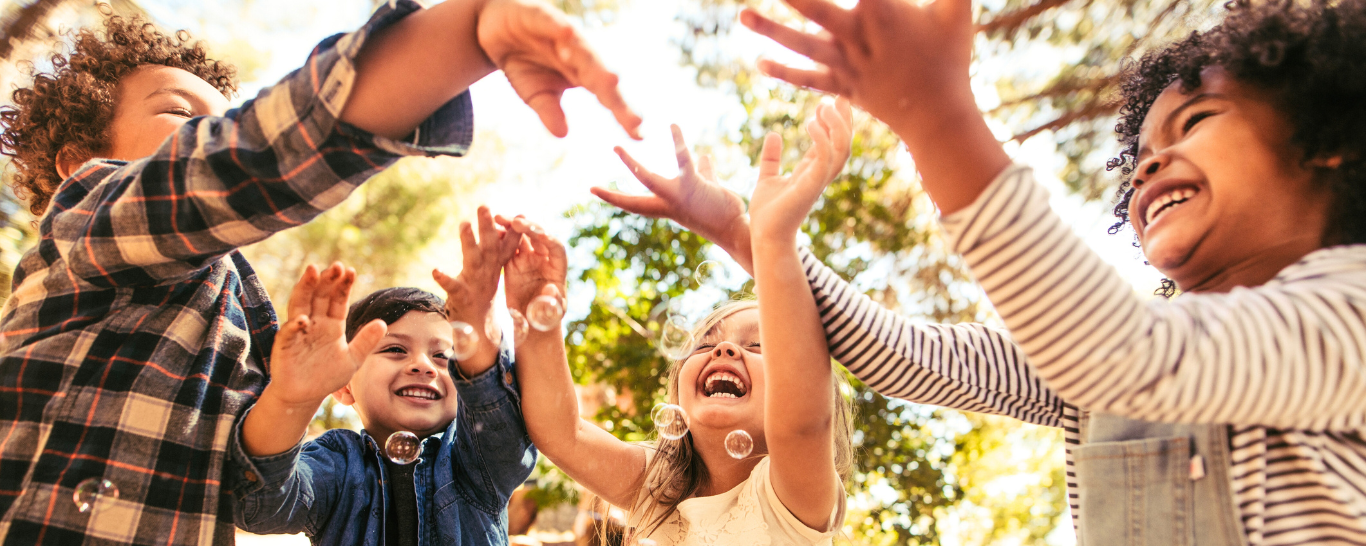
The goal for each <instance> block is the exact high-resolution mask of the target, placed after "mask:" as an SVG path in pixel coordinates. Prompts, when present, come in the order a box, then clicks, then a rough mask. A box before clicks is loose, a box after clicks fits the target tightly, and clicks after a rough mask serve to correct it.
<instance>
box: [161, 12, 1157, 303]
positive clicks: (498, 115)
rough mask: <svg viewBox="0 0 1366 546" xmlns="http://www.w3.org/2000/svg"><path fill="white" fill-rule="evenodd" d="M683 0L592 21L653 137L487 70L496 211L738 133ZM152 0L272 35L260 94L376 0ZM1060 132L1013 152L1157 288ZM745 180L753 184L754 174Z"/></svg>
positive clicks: (550, 224) (483, 112) (243, 34)
mask: <svg viewBox="0 0 1366 546" xmlns="http://www.w3.org/2000/svg"><path fill="white" fill-rule="evenodd" d="M683 1H684V0H644V1H642V0H621V4H622V9H621V11H620V12H618V14H617V15H616V16H615V17H614V18H613V20H612V23H611V24H609V25H596V26H592V27H590V28H587V29H586V30H585V33H586V35H587V37H588V39H589V41H590V42H591V43H592V44H593V45H594V46H595V47H596V49H597V51H598V52H599V53H600V55H601V56H602V57H603V59H604V61H605V62H606V63H607V65H608V66H609V68H611V69H613V70H615V71H616V72H617V73H618V74H620V76H621V88H622V92H623V93H624V95H625V97H626V99H627V101H628V103H630V104H631V106H632V107H633V108H635V110H636V111H637V112H639V113H640V114H641V115H642V116H643V117H644V119H645V125H644V127H643V131H642V133H643V134H644V135H645V140H644V141H643V142H633V141H631V140H630V139H629V138H627V137H626V135H625V133H624V132H623V131H622V130H621V129H620V128H619V127H617V125H616V124H615V122H614V120H613V119H612V117H611V116H610V115H609V114H608V112H607V111H606V110H605V109H604V108H602V107H601V106H599V105H598V104H597V102H596V100H595V99H594V98H593V97H592V96H591V95H589V94H588V93H586V92H583V91H581V90H572V91H570V92H569V93H567V94H566V95H565V97H564V107H565V110H566V113H567V115H568V119H569V127H570V134H569V136H568V137H567V138H564V139H557V138H555V137H553V136H551V135H550V134H549V133H548V132H546V131H545V129H544V128H543V127H542V126H541V124H540V122H539V121H538V119H537V118H536V116H535V114H534V113H533V112H532V111H531V110H530V109H528V108H527V107H526V106H525V105H523V104H522V103H521V101H520V100H519V99H518V98H517V96H516V95H515V94H514V93H513V92H512V89H511V87H510V86H509V85H508V84H507V81H506V79H504V78H502V77H501V76H500V75H498V74H495V75H492V76H490V77H488V78H485V79H484V80H483V81H481V82H479V83H478V84H476V85H475V86H474V87H473V90H472V92H473V94H474V101H475V109H476V123H477V127H478V128H479V130H480V131H489V132H492V133H494V134H496V135H497V137H498V138H499V139H500V140H501V141H502V143H503V145H504V146H505V147H506V157H505V160H504V162H503V164H504V166H505V169H504V171H503V172H502V175H501V178H500V179H499V180H498V181H497V182H496V183H495V184H492V185H491V186H490V187H489V188H487V190H486V191H485V192H484V194H483V195H482V196H480V197H482V198H483V199H484V200H485V201H486V202H487V204H489V206H490V207H492V208H493V209H494V210H495V212H500V213H504V214H526V215H527V216H528V217H529V218H531V219H533V220H535V221H539V222H541V223H543V224H544V225H545V226H546V227H547V229H548V230H549V231H550V232H551V233H554V234H555V235H557V236H560V237H562V238H564V237H568V236H569V234H570V232H571V230H572V226H571V225H570V224H569V222H568V221H567V220H565V219H564V218H563V215H562V213H563V212H564V211H565V210H568V208H569V207H571V206H573V205H576V204H580V203H584V202H588V201H590V200H593V199H594V198H593V197H592V196H591V195H590V194H589V193H588V188H590V187H592V186H596V185H608V184H610V183H613V182H615V183H616V184H618V185H619V186H620V187H621V188H622V189H624V190H626V191H636V192H640V193H644V192H645V190H644V188H643V187H642V186H640V185H639V183H637V182H636V181H635V180H634V178H633V177H632V176H631V174H630V172H629V171H628V170H627V169H626V168H625V167H623V166H622V165H621V163H620V161H619V160H618V159H617V157H616V155H615V154H614V153H612V147H613V146H616V145H621V146H623V147H625V148H626V149H627V151H629V152H630V153H631V154H632V155H634V156H635V157H637V158H638V159H640V160H641V161H642V162H643V163H644V164H645V165H646V166H648V167H650V168H651V169H654V170H656V171H657V172H660V173H661V174H665V175H672V174H673V173H675V172H676V170H677V169H676V167H675V164H674V159H673V153H672V152H673V144H672V142H671V140H670V137H669V129H668V127H669V124H670V123H677V124H679V125H680V126H681V127H682V129H683V133H684V135H685V137H686V138H687V139H688V141H689V142H690V143H696V142H714V141H716V140H717V137H719V136H721V135H724V134H727V133H730V132H733V131H736V130H737V128H738V127H739V126H740V124H741V123H742V122H743V120H744V112H743V110H741V109H740V107H739V105H738V103H737V102H736V101H735V100H733V99H732V98H729V97H727V96H726V95H725V94H723V93H721V92H719V91H716V90H711V89H703V88H699V87H698V86H697V85H696V83H695V80H694V75H693V72H692V70H691V69H690V68H686V67H683V66H681V65H680V63H679V52H678V49H677V46H675V45H674V44H673V43H671V41H670V38H672V37H675V36H679V35H681V33H682V32H683V28H682V26H681V25H680V24H678V23H677V22H676V21H675V20H674V18H675V15H676V14H677V13H678V12H679V10H680V8H681V7H682V4H683ZM143 4H144V5H146V6H147V7H148V8H149V9H150V10H151V11H152V13H153V15H154V16H155V17H157V18H158V19H159V20H161V21H162V22H163V23H164V24H165V25H167V26H172V27H179V28H189V29H192V30H194V31H195V32H196V33H197V34H199V35H202V36H204V37H206V38H209V39H210V40H212V41H214V42H218V43H227V42H230V41H232V40H244V39H245V40H248V41H250V42H252V43H255V44H270V46H269V49H268V51H266V54H267V55H266V57H267V60H268V62H267V63H266V65H265V67H264V68H263V69H261V70H260V71H259V72H258V75H259V77H258V78H257V81H256V82H249V83H248V85H246V86H245V88H244V93H243V96H244V97H250V96H252V95H254V94H255V92H256V90H257V89H259V88H260V86H261V85H263V84H267V83H271V82H274V81H276V80H278V79H279V78H280V77H281V76H283V75H284V74H285V73H287V72H288V71H290V70H292V69H294V68H296V67H297V66H299V64H301V62H302V61H303V59H304V57H305V56H306V54H307V52H308V51H309V50H310V49H311V47H312V46H313V45H314V44H315V43H316V42H317V41H318V40H320V39H321V38H323V37H325V36H327V35H330V34H332V33H335V32H340V31H345V30H349V29H352V28H355V27H356V26H358V25H360V24H361V23H363V22H364V20H365V18H366V17H367V16H368V9H369V5H370V3H369V1H368V0H293V1H291V2H283V3H281V2H269V3H266V2H257V1H249V0H248V1H246V2H245V5H247V6H248V8H247V10H248V11H247V15H248V16H249V17H248V19H249V20H250V22H247V21H243V20H242V17H241V16H242V15H243V13H242V12H241V11H239V10H238V8H237V7H235V6H234V7H225V6H223V5H219V4H218V3H201V2H197V1H192V0H159V1H157V0H145V1H144V2H143ZM259 21H269V23H265V24H262V23H259ZM727 45H728V47H733V48H736V49H737V50H740V51H741V53H742V54H741V57H742V58H758V57H760V56H769V57H776V58H778V59H779V60H791V59H792V56H791V55H790V54H788V53H786V52H784V51H783V50H781V49H780V48H778V47H777V46H775V45H773V44H771V43H768V42H767V41H766V40H764V39H762V38H760V37H758V36H755V35H752V34H751V33H748V32H747V31H745V30H743V28H741V29H740V30H737V34H736V36H735V37H734V38H733V39H732V40H731V41H730V42H728V44H727ZM983 83H989V82H983ZM978 92H979V95H980V97H979V100H981V101H982V102H983V103H985V104H990V103H991V102H994V101H995V98H994V96H991V94H992V93H994V91H993V90H992V88H991V86H990V85H979V86H978ZM998 129H999V130H1000V132H999V134H1001V135H1007V134H1009V133H1010V131H1009V130H1007V129H1006V128H1003V127H1000V128H998ZM1050 138H1051V136H1050V135H1046V134H1045V135H1040V136H1039V137H1036V138H1034V139H1032V140H1031V141H1029V142H1026V143H1025V144H1024V145H1022V146H1014V145H1012V146H1010V148H1011V149H1010V152H1011V154H1012V155H1013V157H1015V158H1016V160H1017V161H1021V162H1024V163H1028V164H1030V165H1032V166H1034V167H1035V168H1036V170H1037V172H1038V174H1039V177H1040V178H1041V179H1042V180H1044V182H1045V184H1047V185H1048V186H1049V187H1050V189H1052V190H1053V194H1054V199H1053V204H1054V208H1055V210H1057V212H1058V213H1059V214H1060V215H1061V216H1062V217H1063V218H1064V219H1065V220H1067V221H1068V222H1070V223H1071V224H1072V225H1073V226H1074V228H1075V229H1076V230H1077V232H1078V233H1079V234H1081V235H1082V236H1083V237H1084V238H1085V239H1086V240H1087V241H1088V242H1089V243H1090V244H1091V246H1092V247H1093V248H1094V249H1096V251H1097V252H1098V253H1100V254H1101V255H1102V256H1103V257H1105V259H1107V260H1108V261H1109V262H1110V263H1112V264H1114V265H1115V266H1116V267H1117V268H1118V269H1119V270H1120V271H1121V272H1122V274H1123V275H1124V276H1125V277H1126V278H1128V279H1129V280H1130V281H1131V282H1133V283H1134V284H1135V286H1136V288H1137V289H1138V290H1139V291H1141V292H1144V293H1148V292H1151V290H1152V289H1153V288H1155V287H1156V285H1157V281H1158V280H1159V279H1160V276H1159V275H1158V274H1157V272H1156V271H1155V270H1153V269H1152V268H1151V267H1148V266H1145V265H1143V261H1142V256H1141V254H1140V253H1139V251H1138V249H1136V248H1134V247H1133V246H1132V245H1131V243H1132V241H1133V238H1132V234H1131V233H1127V234H1122V235H1116V236H1110V235H1107V234H1106V233H1105V228H1106V227H1108V226H1109V225H1110V224H1111V223H1112V222H1113V220H1112V217H1111V216H1110V214H1109V207H1110V204H1109V203H1084V202H1082V200H1081V199H1079V198H1076V197H1073V196H1070V195H1068V194H1067V192H1066V191H1065V190H1064V189H1063V187H1062V185H1061V183H1060V182H1058V181H1057V179H1056V178H1055V177H1054V176H1053V175H1052V173H1053V172H1055V171H1056V170H1057V169H1058V168H1059V167H1061V165H1062V164H1063V162H1064V160H1063V158H1062V157H1061V156H1060V155H1058V154H1056V153H1055V152H1054V149H1053V145H1052V142H1051V141H1050ZM742 160H745V158H735V159H733V160H731V161H730V163H731V164H729V165H727V164H726V163H725V162H726V160H725V159H721V160H720V161H721V163H722V164H721V165H720V168H719V169H718V170H719V171H720V172H728V171H729V172H735V173H737V177H738V178H743V179H748V178H752V173H753V170H752V169H750V168H749V166H748V165H745V164H737V162H739V161H742ZM738 182H739V185H744V182H745V180H740V181H738ZM571 314H572V311H571Z"/></svg>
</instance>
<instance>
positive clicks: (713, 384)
mask: <svg viewBox="0 0 1366 546" xmlns="http://www.w3.org/2000/svg"><path fill="white" fill-rule="evenodd" d="M702 394H703V395H705V396H706V397H707V398H743V397H744V396H745V395H746V394H749V388H748V387H746V386H745V382H744V381H741V380H740V377H739V376H736V375H735V374H733V373H730V372H727V371H719V372H716V373H713V374H711V375H710V376H707V381H706V383H705V385H704V386H703V388H702Z"/></svg>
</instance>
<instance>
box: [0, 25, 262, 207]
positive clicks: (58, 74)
mask: <svg viewBox="0 0 1366 546" xmlns="http://www.w3.org/2000/svg"><path fill="white" fill-rule="evenodd" d="M72 42H73V47H72V50H71V53H69V54H66V55H63V54H61V53H54V54H53V55H52V58H51V62H52V69H53V71H52V73H50V74H49V73H42V74H35V75H34V77H33V84H32V85H31V86H29V87H23V88H20V89H17V90H15V91H14V95H13V103H14V104H13V106H4V107H0V127H3V129H4V132H3V133H0V154H4V155H7V156H10V157H12V158H13V161H12V162H13V164H14V166H15V173H14V180H13V184H14V189H15V194H16V195H18V196H19V197H20V198H21V199H27V200H28V202H29V210H31V211H32V212H33V214H34V215H35V216H41V215H42V214H43V212H44V211H45V210H46V209H47V205H48V201H49V200H51V199H52V193H53V192H54V191H56V190H57V188H58V186H59V185H60V184H61V182H62V177H61V176H60V175H58V174H57V155H58V154H59V153H61V152H62V150H63V149H65V150H66V152H65V153H67V154H73V155H72V157H74V158H78V159H89V158H92V157H96V156H97V155H99V154H100V153H103V152H105V151H106V150H107V149H108V142H109V138H108V137H109V135H108V131H109V123H110V121H111V120H112V119H113V117H114V106H115V100H116V99H117V87H118V83H119V80H120V79H122V78H123V77H124V76H125V75H127V74H128V73H129V72H132V71H133V70H135V69H137V68H138V67H140V66H143V65H163V66H169V67H173V68H179V69H182V70H185V71H186V72H189V73H191V74H194V75H196V76H199V77H200V78H203V79H204V81H206V82H209V84H210V85H212V86H214V87H215V88H216V89H218V91H219V92H221V93H223V95H224V96H225V97H228V98H232V96H233V94H234V93H235V92H236V91H237V81H236V77H235V76H236V70H235V69H234V68H233V67H232V66H231V65H229V64H227V63H224V62H221V61H216V60H213V59H210V58H209V57H208V55H207V53H206V52H205V50H204V45H203V42H200V41H195V42H191V41H190V36H189V33H188V32H185V31H183V30H182V31H179V32H176V33H174V34H171V35H167V34H165V33H163V32H162V31H161V30H160V29H158V28H157V27H156V25H154V24H152V23H150V22H148V21H146V20H144V19H142V18H141V17H138V16H134V17H130V18H123V17H120V16H117V15H112V14H106V16H105V18H104V29H103V32H97V31H95V30H91V29H89V28H83V29H80V30H79V31H77V32H75V33H74V39H73V40H72Z"/></svg>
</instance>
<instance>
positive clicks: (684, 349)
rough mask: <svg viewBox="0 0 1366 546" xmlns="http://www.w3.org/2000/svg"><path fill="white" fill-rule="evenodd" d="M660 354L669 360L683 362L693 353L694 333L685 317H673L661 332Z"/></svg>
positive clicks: (668, 319) (665, 321) (667, 320)
mask: <svg viewBox="0 0 1366 546" xmlns="http://www.w3.org/2000/svg"><path fill="white" fill-rule="evenodd" d="M658 348H659V354H661V355H664V358H667V359H669V360H682V359H684V358H687V356H688V354H689V353H691V352H692V331H691V329H690V328H688V325H687V323H686V322H684V320H683V317H680V316H674V315H671V316H669V318H667V319H665V320H664V326H663V327H661V328H660V330H659V347H658Z"/></svg>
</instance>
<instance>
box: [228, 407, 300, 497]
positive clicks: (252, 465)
mask: <svg viewBox="0 0 1366 546" xmlns="http://www.w3.org/2000/svg"><path fill="white" fill-rule="evenodd" d="M255 407H256V406H255V405H253V406H252V407H249V408H247V411H246V412H244V413H243V414H242V416H243V418H241V419H238V420H237V422H236V423H235V424H233V427H232V437H231V438H230V439H229V441H228V450H229V452H230V453H229V456H230V457H231V459H232V462H233V463H235V464H234V465H233V468H232V469H231V470H230V471H229V472H230V475H229V476H228V478H229V479H231V480H233V481H236V482H238V484H239V486H240V487H241V488H242V489H243V492H244V493H250V492H252V491H256V490H259V489H260V488H262V487H264V486H266V485H267V484H280V483H283V482H284V481H285V480H288V479H289V476H290V474H292V473H293V472H294V467H295V466H297V465H298V464H299V454H300V453H302V452H303V446H304V438H303V437H302V436H301V437H300V438H299V442H298V443H296V444H294V447H292V448H289V450H287V451H285V452H283V453H277V454H275V455H267V456H265V457H252V456H251V455H249V454H247V449H246V447H244V446H243V445H242V423H244V422H246V414H247V413H250V412H251V410H252V409H255Z"/></svg>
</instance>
